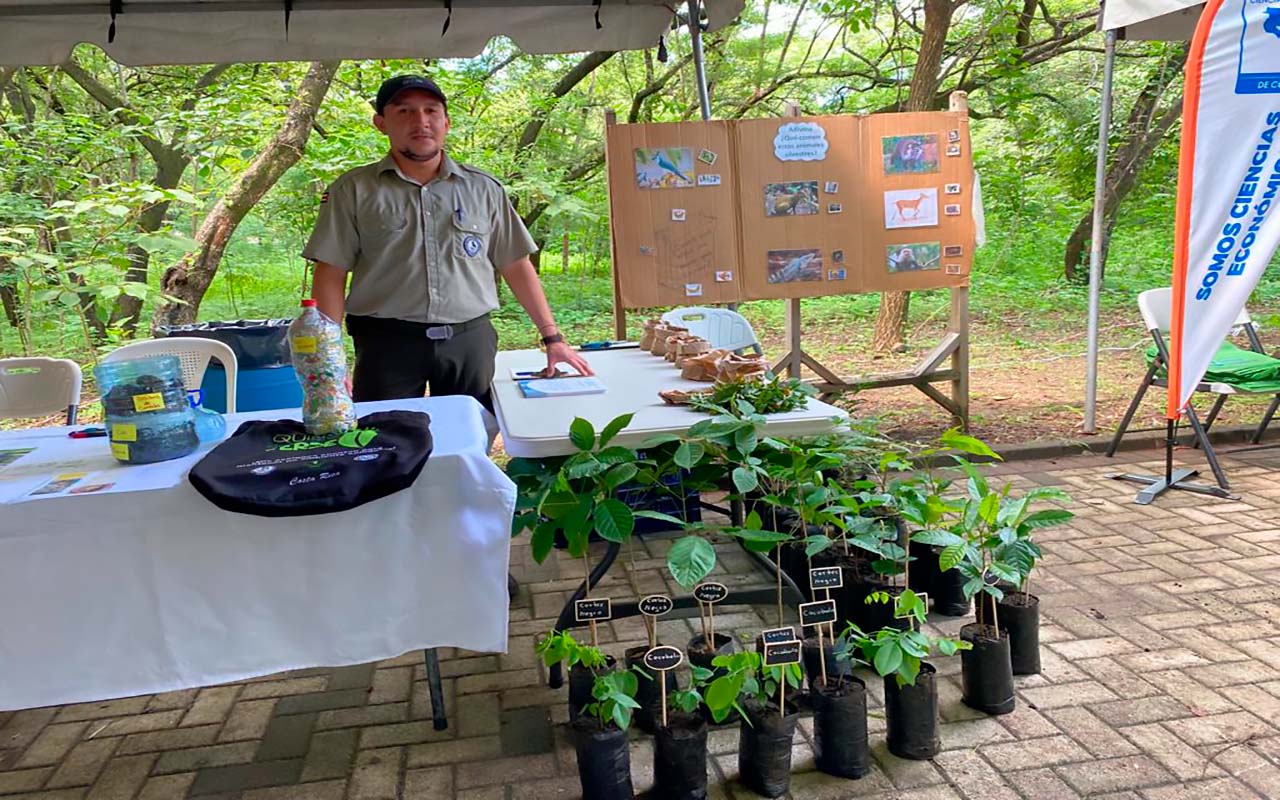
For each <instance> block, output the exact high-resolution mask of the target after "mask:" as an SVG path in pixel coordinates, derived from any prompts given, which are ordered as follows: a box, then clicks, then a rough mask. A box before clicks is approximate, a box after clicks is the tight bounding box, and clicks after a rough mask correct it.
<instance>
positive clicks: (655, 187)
mask: <svg viewBox="0 0 1280 800" xmlns="http://www.w3.org/2000/svg"><path fill="white" fill-rule="evenodd" d="M607 154H608V162H609V198H610V206H611V211H612V215H611V225H612V228H613V239H614V265H615V280H616V281H617V284H618V295H619V298H620V300H621V304H622V307H624V308H642V307H650V306H661V305H703V304H712V303H728V302H736V301H741V300H761V299H778V298H801V297H820V296H826V295H834V294H852V293H857V292H878V291H885V290H897V289H929V288H942V287H961V286H967V285H968V275H969V267H970V264H971V262H972V257H973V252H972V251H973V211H972V204H973V165H972V157H971V153H970V142H969V125H968V115H967V113H966V112H964V111H940V112H919V113H903V114H875V115H860V116H854V115H834V116H816V117H784V118H776V119H760V120H744V121H735V122H726V121H710V122H689V123H670V124H645V125H610V126H608V127H607ZM699 156H702V158H701V159H700V158H699Z"/></svg>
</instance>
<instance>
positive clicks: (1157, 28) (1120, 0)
mask: <svg viewBox="0 0 1280 800" xmlns="http://www.w3.org/2000/svg"><path fill="white" fill-rule="evenodd" d="M1203 9H1204V3H1203V2H1200V1H1199V0H1110V2H1107V3H1104V4H1103V6H1102V29H1103V30H1104V31H1116V32H1117V34H1118V35H1119V37H1120V38H1121V39H1151V40H1163V41H1179V40H1186V39H1190V38H1191V34H1192V33H1194V32H1195V29H1196V22H1198V21H1199V19H1200V12H1201V11H1202V10H1203Z"/></svg>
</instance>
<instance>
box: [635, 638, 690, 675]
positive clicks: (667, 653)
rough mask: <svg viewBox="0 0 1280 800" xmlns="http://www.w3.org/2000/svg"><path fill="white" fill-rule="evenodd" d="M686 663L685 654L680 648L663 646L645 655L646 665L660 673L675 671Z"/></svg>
mask: <svg viewBox="0 0 1280 800" xmlns="http://www.w3.org/2000/svg"><path fill="white" fill-rule="evenodd" d="M683 662H684V653H682V652H680V650H679V648H676V647H671V646H670V645H665V644H661V645H658V646H657V647H655V648H653V649H652V650H650V651H648V652H647V653H645V654H644V665H645V666H646V667H648V668H649V669H652V670H657V671H658V672H666V671H667V670H669V669H675V668H676V667H678V666H680V664H681V663H683Z"/></svg>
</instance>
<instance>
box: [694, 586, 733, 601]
mask: <svg viewBox="0 0 1280 800" xmlns="http://www.w3.org/2000/svg"><path fill="white" fill-rule="evenodd" d="M693 596H694V597H695V598H697V600H698V602H699V603H707V604H708V605H711V604H715V603H719V602H720V601H721V600H723V599H725V598H726V597H728V596H729V587H727V586H725V585H724V584H723V583H716V582H715V581H706V582H705V583H700V584H698V585H697V586H695V587H693Z"/></svg>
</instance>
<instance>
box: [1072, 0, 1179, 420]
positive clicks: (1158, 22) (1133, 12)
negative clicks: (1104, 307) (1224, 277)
mask: <svg viewBox="0 0 1280 800" xmlns="http://www.w3.org/2000/svg"><path fill="white" fill-rule="evenodd" d="M1203 10H1204V3H1202V2H1197V1H1196V0H1108V2H1104V3H1103V5H1102V19H1101V21H1100V27H1101V28H1102V30H1103V32H1104V33H1105V35H1106V60H1105V62H1104V67H1103V73H1102V113H1101V114H1100V115H1099V117H1098V160H1097V172H1096V174H1095V176H1094V184H1093V228H1092V232H1091V233H1090V236H1089V332H1088V346H1087V348H1086V350H1087V354H1088V359H1087V360H1088V363H1087V366H1086V369H1085V395H1084V432H1085V433H1096V432H1097V429H1098V426H1097V400H1098V296H1099V294H1100V293H1101V291H1102V237H1103V218H1102V207H1103V204H1104V202H1105V200H1106V197H1105V194H1106V178H1107V143H1108V139H1109V138H1110V128H1111V78H1112V75H1113V74H1114V73H1115V65H1116V40H1117V39H1137V40H1146V41H1185V40H1189V39H1190V38H1191V34H1193V33H1195V30H1196V23H1197V22H1199V20H1200V12H1201V11H1203Z"/></svg>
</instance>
